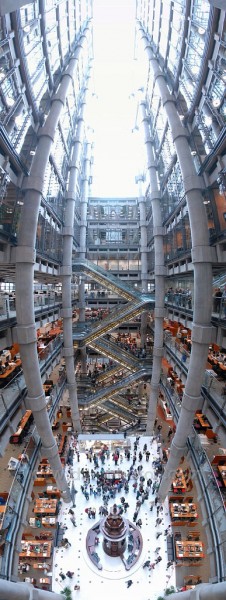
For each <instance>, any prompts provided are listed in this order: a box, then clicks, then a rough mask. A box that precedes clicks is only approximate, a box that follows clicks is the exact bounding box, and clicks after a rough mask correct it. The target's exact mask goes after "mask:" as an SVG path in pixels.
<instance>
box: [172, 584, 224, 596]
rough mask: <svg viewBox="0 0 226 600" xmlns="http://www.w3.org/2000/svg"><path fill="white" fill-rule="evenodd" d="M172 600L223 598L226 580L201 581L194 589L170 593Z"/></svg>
mask: <svg viewBox="0 0 226 600" xmlns="http://www.w3.org/2000/svg"><path fill="white" fill-rule="evenodd" d="M170 597H171V599H172V600H225V598H226V582H225V581H222V582H221V583H201V584H200V585H196V587H195V589H194V590H186V591H185V592H177V593H175V594H171V595H170Z"/></svg>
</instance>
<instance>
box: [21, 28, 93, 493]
mask: <svg viewBox="0 0 226 600" xmlns="http://www.w3.org/2000/svg"><path fill="white" fill-rule="evenodd" d="M81 39H82V38H81ZM84 39H85V37H84ZM80 43H81V42H80ZM80 50H81V45H79V47H78V48H77V49H76V52H75V55H74V57H73V58H71V59H70V62H69V65H68V67H67V69H66V71H65V73H64V75H63V76H62V81H61V84H60V86H59V88H58V91H57V94H55V96H53V99H52V104H51V108H50V112H49V115H48V117H47V119H46V122H45V125H44V127H41V128H40V129H39V134H38V137H39V140H38V145H37V150H36V154H35V157H34V160H33V164H32V168H31V173H30V176H29V177H27V178H25V180H24V184H23V190H24V204H23V207H22V211H21V219H20V225H19V232H18V246H17V248H16V256H15V261H16V311H17V324H18V325H17V338H18V343H19V345H20V354H21V359H22V365H23V371H24V378H25V382H26V386H27V390H28V396H27V399H26V404H27V407H28V408H30V409H31V410H32V412H33V415H34V420H35V424H36V427H37V431H38V433H39V435H40V438H41V441H42V446H43V453H44V455H45V456H46V457H47V458H48V460H49V463H50V465H51V467H52V471H53V475H54V477H55V480H56V484H57V487H58V488H59V489H60V490H61V491H62V492H63V493H64V499H65V501H67V502H70V492H69V488H68V485H67V481H66V477H65V474H64V471H63V468H62V464H61V461H60V457H59V453H58V447H57V444H56V441H55V438H54V436H53V433H52V428H51V423H50V421H49V416H48V413H47V409H46V399H45V395H44V392H43V387H42V379H41V374H40V366H39V360H38V353H37V337H36V326H35V315H34V292H33V281H34V263H35V243H36V231H37V223H38V214H39V207H40V202H41V196H42V190H43V186H44V179H45V171H46V167H47V164H48V160H49V155H50V151H51V146H52V143H53V140H54V136H55V132H56V128H57V125H58V122H59V118H60V114H61V111H62V108H63V106H64V104H65V101H66V97H67V92H68V88H69V85H70V83H71V80H73V76H74V71H75V68H76V66H77V60H78V56H79V53H80Z"/></svg>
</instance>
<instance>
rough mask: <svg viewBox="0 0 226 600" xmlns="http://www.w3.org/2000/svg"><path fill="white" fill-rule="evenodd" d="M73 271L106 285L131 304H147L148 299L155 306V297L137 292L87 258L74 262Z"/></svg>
mask: <svg viewBox="0 0 226 600" xmlns="http://www.w3.org/2000/svg"><path fill="white" fill-rule="evenodd" d="M72 270H73V272H74V273H85V274H86V275H87V276H88V277H91V278H92V279H94V281H97V283H100V284H101V285H104V286H105V287H106V288H107V289H108V290H111V291H112V292H114V293H115V294H118V295H119V296H121V297H122V298H125V299H126V300H128V301H129V302H130V301H135V300H142V299H143V301H144V302H145V299H146V301H149V302H152V304H154V296H153V295H151V294H146V295H145V294H140V293H139V292H136V290H134V288H133V287H132V286H131V287H130V285H129V284H128V283H125V282H124V281H121V280H120V279H117V277H115V275H112V273H110V272H109V271H106V270H105V269H102V267H99V266H97V265H95V264H94V263H92V262H91V261H89V260H86V259H85V258H84V259H80V258H77V259H76V260H75V261H74V262H73V265H72Z"/></svg>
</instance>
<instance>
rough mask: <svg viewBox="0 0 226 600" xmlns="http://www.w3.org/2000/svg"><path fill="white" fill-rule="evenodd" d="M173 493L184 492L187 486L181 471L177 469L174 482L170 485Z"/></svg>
mask: <svg viewBox="0 0 226 600" xmlns="http://www.w3.org/2000/svg"><path fill="white" fill-rule="evenodd" d="M172 487H173V491H174V492H175V491H178V492H186V489H187V485H186V481H185V477H184V473H183V471H182V469H177V472H176V475H175V480H174V481H173V483H172Z"/></svg>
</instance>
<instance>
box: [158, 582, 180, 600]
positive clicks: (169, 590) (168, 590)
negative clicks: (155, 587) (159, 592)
mask: <svg viewBox="0 0 226 600" xmlns="http://www.w3.org/2000/svg"><path fill="white" fill-rule="evenodd" d="M174 592H176V590H175V588H174V587H173V585H171V586H170V587H169V588H166V589H165V592H164V596H158V598H157V600H165V596H170V594H174Z"/></svg>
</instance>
